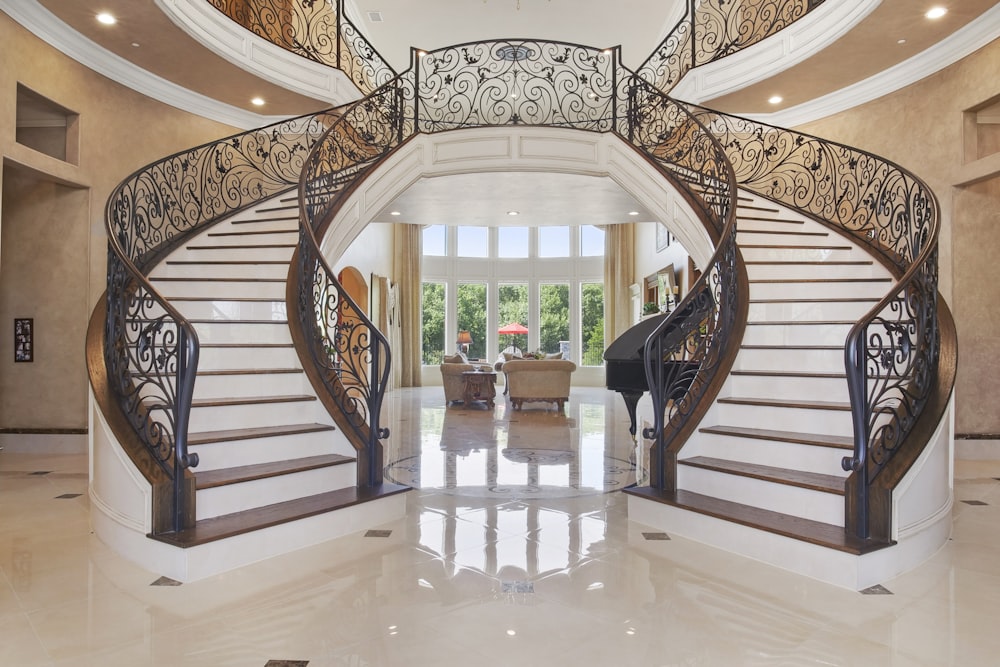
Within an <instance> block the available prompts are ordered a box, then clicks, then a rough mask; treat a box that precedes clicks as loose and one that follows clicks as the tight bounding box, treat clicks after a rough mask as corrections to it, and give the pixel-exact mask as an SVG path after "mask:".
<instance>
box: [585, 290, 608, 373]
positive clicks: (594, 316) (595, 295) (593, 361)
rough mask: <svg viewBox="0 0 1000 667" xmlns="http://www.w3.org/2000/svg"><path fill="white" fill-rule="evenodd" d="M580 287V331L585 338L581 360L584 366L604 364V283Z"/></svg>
mask: <svg viewBox="0 0 1000 667" xmlns="http://www.w3.org/2000/svg"><path fill="white" fill-rule="evenodd" d="M580 287H581V290H580V291H581V297H582V298H581V304H582V308H581V309H580V314H581V320H582V321H581V322H580V331H581V333H582V338H583V341H582V342H583V350H582V355H581V361H582V363H583V365H584V366H603V365H604V283H583V284H582V285H581V286H580Z"/></svg>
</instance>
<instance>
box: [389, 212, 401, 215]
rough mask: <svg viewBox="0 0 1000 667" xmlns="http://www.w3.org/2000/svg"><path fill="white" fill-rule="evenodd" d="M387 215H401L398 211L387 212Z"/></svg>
mask: <svg viewBox="0 0 1000 667" xmlns="http://www.w3.org/2000/svg"><path fill="white" fill-rule="evenodd" d="M389 215H402V213H400V212H399V211H389Z"/></svg>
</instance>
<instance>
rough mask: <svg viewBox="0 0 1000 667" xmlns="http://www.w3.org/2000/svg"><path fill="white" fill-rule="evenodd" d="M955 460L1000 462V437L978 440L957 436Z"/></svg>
mask: <svg viewBox="0 0 1000 667" xmlns="http://www.w3.org/2000/svg"><path fill="white" fill-rule="evenodd" d="M955 458H956V459H958V460H960V461H1000V436H993V437H992V438H978V437H968V436H960V435H957V434H956V435H955Z"/></svg>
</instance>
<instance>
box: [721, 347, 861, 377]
mask: <svg viewBox="0 0 1000 667" xmlns="http://www.w3.org/2000/svg"><path fill="white" fill-rule="evenodd" d="M735 368H736V370H765V369H766V370H775V371H811V372H814V373H843V372H844V351H843V350H842V349H841V348H839V347H835V348H833V349H829V350H802V349H796V348H786V347H781V348H761V349H752V348H751V349H748V348H743V349H741V350H740V355H739V357H737V358H736V365H735Z"/></svg>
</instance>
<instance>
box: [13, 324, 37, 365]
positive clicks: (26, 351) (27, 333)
mask: <svg viewBox="0 0 1000 667" xmlns="http://www.w3.org/2000/svg"><path fill="white" fill-rule="evenodd" d="M34 360H35V321H34V320H33V319H32V318H30V317H21V318H15V319H14V361H15V362H31V361H34Z"/></svg>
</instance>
